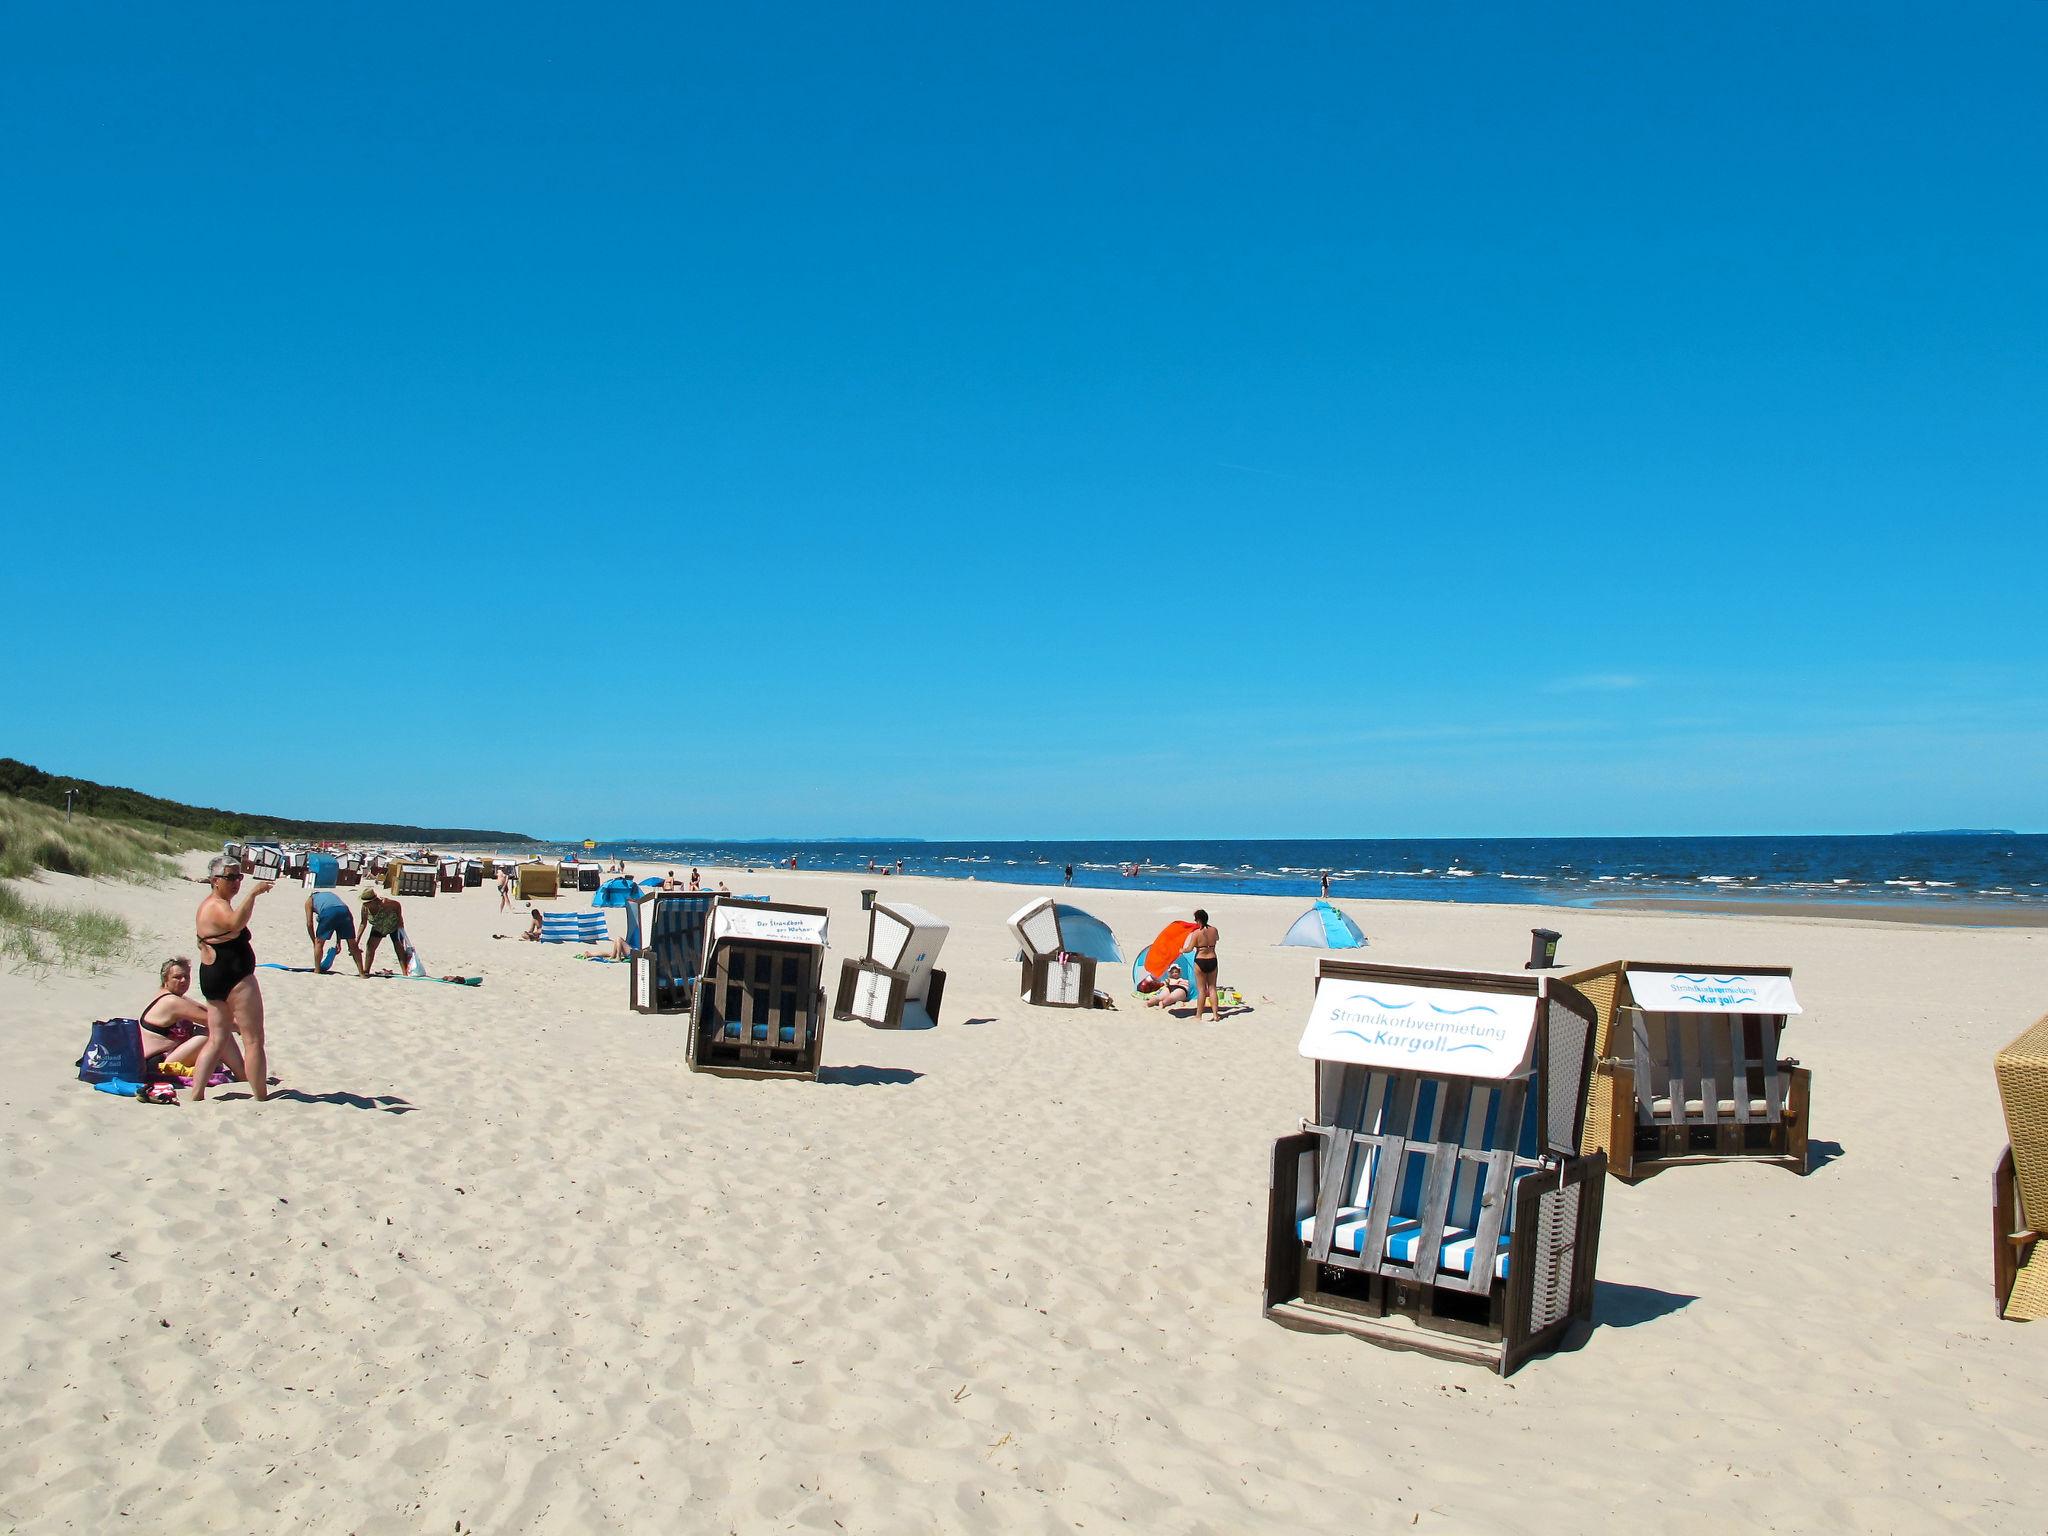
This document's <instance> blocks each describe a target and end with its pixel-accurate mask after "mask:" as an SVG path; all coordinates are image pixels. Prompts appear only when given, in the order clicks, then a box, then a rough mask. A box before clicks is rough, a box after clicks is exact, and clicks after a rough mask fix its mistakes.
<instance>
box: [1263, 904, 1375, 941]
mask: <svg viewBox="0 0 2048 1536" xmlns="http://www.w3.org/2000/svg"><path fill="white" fill-rule="evenodd" d="M1280 942H1281V943H1282V944H1300V945H1303V946H1305V947H1307V948H1309V949H1363V948H1365V942H1366V941H1365V932H1364V930H1363V929H1361V928H1360V927H1359V926H1358V924H1356V923H1354V922H1353V921H1351V919H1350V918H1349V917H1347V916H1346V915H1345V914H1344V913H1342V912H1339V911H1338V910H1337V909H1336V908H1335V907H1333V906H1331V905H1330V904H1329V903H1328V902H1327V901H1318V902H1317V903H1316V904H1315V905H1314V906H1312V907H1310V908H1309V909H1308V910H1307V911H1306V912H1304V913H1302V914H1301V916H1299V917H1297V918H1296V919H1295V920H1294V926H1293V927H1291V928H1289V929H1288V930H1287V936H1286V937H1285V938H1283V939H1282V940H1281V941H1280Z"/></svg>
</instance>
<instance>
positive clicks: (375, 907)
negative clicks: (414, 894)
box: [363, 886, 412, 976]
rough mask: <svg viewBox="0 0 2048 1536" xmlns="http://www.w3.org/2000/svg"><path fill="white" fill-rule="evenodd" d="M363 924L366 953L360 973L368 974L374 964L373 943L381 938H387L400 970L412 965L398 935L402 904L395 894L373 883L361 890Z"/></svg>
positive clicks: (402, 916) (402, 917) (402, 941)
mask: <svg viewBox="0 0 2048 1536" xmlns="http://www.w3.org/2000/svg"><path fill="white" fill-rule="evenodd" d="M363 927H364V928H365V929H366V930H367V931H368V933H369V939H370V952H369V957H368V958H367V959H366V960H364V962H363V974H364V975H365V976H367V975H369V974H370V972H371V971H372V970H374V969H375V968H376V965H377V946H378V944H379V943H381V942H382V941H383V940H385V939H389V940H390V941H391V953H392V954H393V955H394V956H396V957H397V960H398V969H399V971H400V973H401V974H403V973H406V972H409V971H410V970H411V969H412V953H411V951H409V950H408V949H407V948H406V947H405V940H404V939H403V938H402V937H401V936H400V935H401V933H402V931H403V929H404V928H405V907H404V904H403V903H401V902H400V901H399V900H398V898H397V897H395V896H387V895H385V894H384V893H383V892H382V891H380V890H378V889H377V888H376V887H374V886H369V887H365V888H364V891H363Z"/></svg>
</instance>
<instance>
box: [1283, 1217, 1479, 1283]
mask: <svg viewBox="0 0 2048 1536" xmlns="http://www.w3.org/2000/svg"><path fill="white" fill-rule="evenodd" d="M1369 1214H1370V1213H1369V1212H1367V1210H1366V1209H1365V1207H1364V1206H1359V1205H1347V1206H1345V1207H1344V1208H1343V1209H1342V1210H1340V1211H1339V1212H1338V1213H1337V1235H1336V1236H1335V1237H1334V1238H1332V1239H1331V1240H1330V1246H1331V1247H1332V1248H1341V1249H1343V1250H1344V1251H1345V1252H1346V1253H1357V1252H1358V1248H1359V1244H1361V1243H1362V1242H1364V1241H1365V1228H1366V1222H1367V1220H1368V1219H1369ZM1300 1232H1301V1240H1302V1241H1303V1242H1304V1243H1309V1242H1313V1241H1315V1235H1316V1219H1315V1217H1313V1216H1304V1217H1302V1219H1301V1225H1300ZM1421 1243H1422V1223H1420V1222H1419V1221H1414V1220H1410V1219H1408V1218H1405V1217H1395V1218H1393V1219H1391V1220H1389V1221H1388V1222H1387V1252H1386V1257H1387V1258H1390V1259H1392V1260H1394V1261H1395V1262H1396V1263H1399V1264H1413V1263H1414V1262H1415V1256H1416V1253H1417V1251H1418V1250H1419V1249H1420V1247H1421ZM1436 1262H1437V1267H1438V1268H1439V1269H1446V1270H1449V1271H1450V1272H1451V1273H1452V1274H1456V1275H1469V1274H1471V1273H1472V1233H1471V1231H1470V1229H1468V1228H1461V1227H1446V1228H1445V1229H1444V1243H1443V1247H1442V1248H1440V1249H1439V1250H1437V1261H1436ZM1493 1272H1494V1275H1495V1276H1496V1277H1498V1278H1501V1279H1505V1278H1506V1276H1507V1272H1508V1238H1507V1235H1506V1234H1505V1233H1503V1234H1502V1236H1501V1239H1500V1247H1499V1252H1498V1254H1497V1255H1496V1256H1495V1258H1494V1261H1493Z"/></svg>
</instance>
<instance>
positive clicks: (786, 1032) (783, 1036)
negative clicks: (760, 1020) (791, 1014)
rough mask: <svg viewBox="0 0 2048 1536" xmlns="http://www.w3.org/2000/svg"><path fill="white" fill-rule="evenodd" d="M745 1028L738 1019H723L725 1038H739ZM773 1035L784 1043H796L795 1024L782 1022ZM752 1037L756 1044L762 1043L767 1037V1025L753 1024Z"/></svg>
mask: <svg viewBox="0 0 2048 1536" xmlns="http://www.w3.org/2000/svg"><path fill="white" fill-rule="evenodd" d="M745 1029H746V1026H745V1025H743V1024H741V1023H740V1021H739V1020H738V1019H727V1020H726V1021H725V1038H726V1039H727V1040H738V1039H741V1038H742V1037H743V1033H744V1031H745ZM775 1036H776V1038H777V1039H778V1040H780V1041H781V1042H782V1043H783V1044H784V1045H794V1044H796V1026H795V1025H794V1024H784V1025H782V1026H780V1027H779V1028H778V1029H777V1030H776V1032H775ZM753 1039H754V1044H756V1045H761V1044H764V1043H765V1042H766V1041H767V1039H768V1026H767V1025H766V1024H756V1025H754V1026H753Z"/></svg>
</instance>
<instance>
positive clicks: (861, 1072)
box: [818, 1067, 924, 1088]
mask: <svg viewBox="0 0 2048 1536" xmlns="http://www.w3.org/2000/svg"><path fill="white" fill-rule="evenodd" d="M923 1076H924V1074H923V1073H922V1072H913V1071H911V1070H910V1069H909V1068H908V1067H820V1068H819V1069H818V1081H819V1082H821V1083H838V1084H840V1085H842V1086H845V1087H850V1088H873V1087H881V1088H888V1087H901V1086H902V1085H904V1084H905V1083H914V1082H916V1081H917V1080H918V1079H919V1078H920V1077H923Z"/></svg>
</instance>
